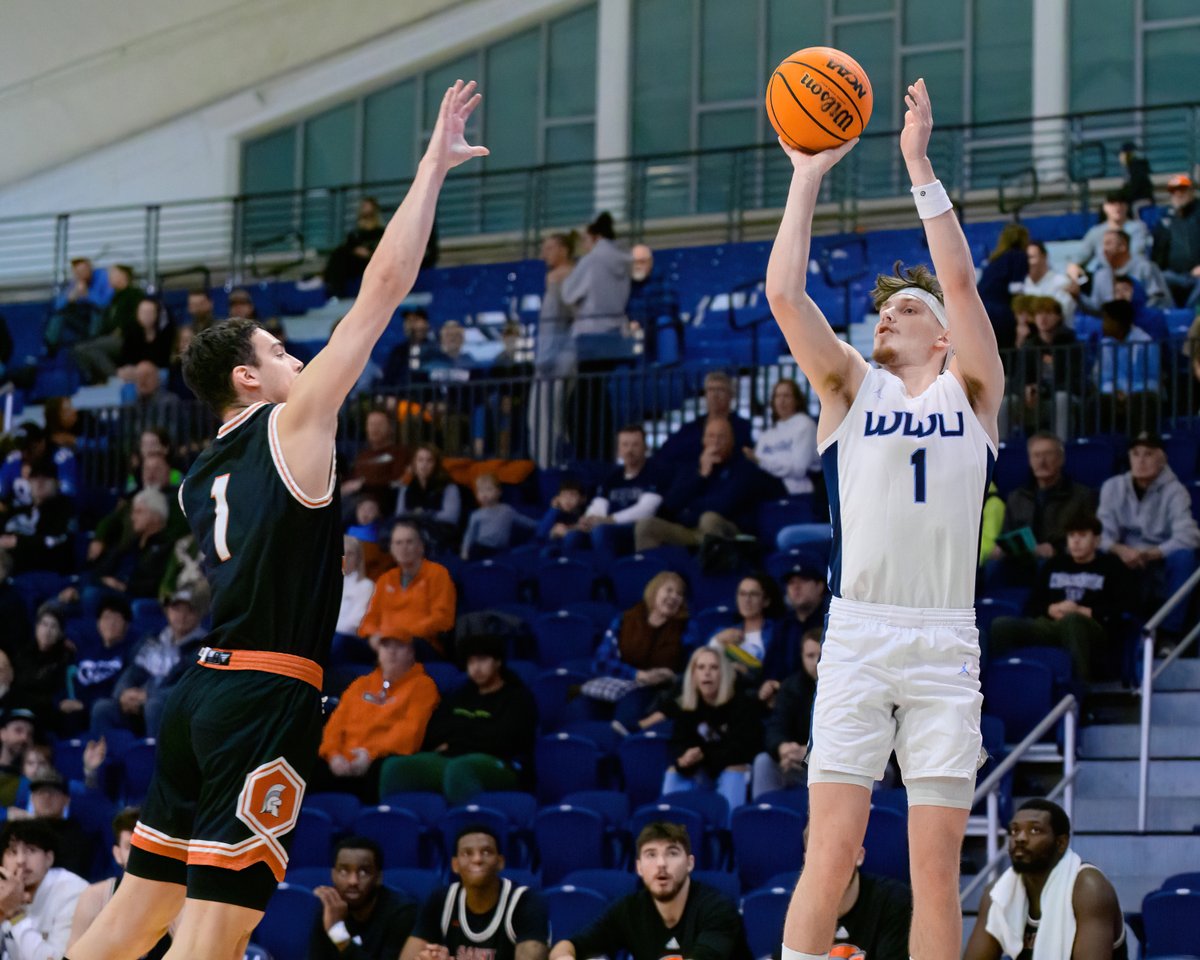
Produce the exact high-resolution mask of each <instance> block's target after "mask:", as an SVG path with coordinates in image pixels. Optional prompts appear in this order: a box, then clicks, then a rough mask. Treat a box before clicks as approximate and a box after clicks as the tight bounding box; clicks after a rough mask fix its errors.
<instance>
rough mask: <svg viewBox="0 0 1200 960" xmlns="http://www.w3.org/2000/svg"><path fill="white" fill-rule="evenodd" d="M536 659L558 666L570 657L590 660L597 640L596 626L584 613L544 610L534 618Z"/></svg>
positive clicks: (542, 663) (544, 663) (571, 659)
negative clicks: (544, 611) (545, 611)
mask: <svg viewBox="0 0 1200 960" xmlns="http://www.w3.org/2000/svg"><path fill="white" fill-rule="evenodd" d="M533 635H534V636H535V637H536V638H537V649H538V663H539V664H541V665H542V666H543V667H557V666H560V665H563V664H565V663H567V662H570V661H590V660H591V658H592V652H593V650H594V649H595V643H596V626H595V624H593V623H592V621H591V620H590V619H589V618H588V617H585V616H583V614H579V613H572V612H571V611H569V610H555V611H553V612H550V613H543V614H542V615H541V616H539V617H538V618H537V619H536V620H534V621H533Z"/></svg>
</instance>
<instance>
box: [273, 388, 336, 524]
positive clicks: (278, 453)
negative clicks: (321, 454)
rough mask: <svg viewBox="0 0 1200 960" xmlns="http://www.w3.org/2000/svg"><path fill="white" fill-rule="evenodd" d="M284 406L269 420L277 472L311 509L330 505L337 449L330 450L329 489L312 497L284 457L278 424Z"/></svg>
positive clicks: (285, 484)
mask: <svg viewBox="0 0 1200 960" xmlns="http://www.w3.org/2000/svg"><path fill="white" fill-rule="evenodd" d="M284 406H286V404H282V403H281V404H279V405H278V406H276V407H275V409H274V410H272V411H271V413H270V414H269V419H268V421H267V443H268V445H269V446H270V448H271V459H272V460H273V461H274V462H275V472H276V473H278V474H279V478H280V479H281V480H282V481H283V484H284V486H286V487H287V488H288V492H289V493H290V494H291V495H292V496H293V497H295V498H296V499H297V500H299V501H300V503H302V504H303V505H304V506H306V507H308V508H309V509H310V510H315V509H317V508H318V507H325V506H328V505H329V504H330V503H332V502H333V488H334V484H335V482H336V479H337V474H336V469H337V456H336V454H335V451H334V450H332V449H331V450H330V452H329V455H330V463H329V489H328V490H326V491H325V493H324V494H323V495H322V496H320V497H310V496H309V495H308V494H307V493H305V492H304V491H303V490H301V489H300V484H298V483H297V482H296V478H295V477H293V476H292V471H291V469H290V468H289V467H288V465H287V461H286V460H284V459H283V448H282V447H281V446H280V445H279V428H278V426H277V425H276V421H277V419H278V417H279V411H280V410H282V409H283V408H284Z"/></svg>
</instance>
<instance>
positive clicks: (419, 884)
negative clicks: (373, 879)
mask: <svg viewBox="0 0 1200 960" xmlns="http://www.w3.org/2000/svg"><path fill="white" fill-rule="evenodd" d="M384 863H385V864H386V863H387V861H386V860H385V861H384ZM383 883H384V885H385V886H388V887H391V888H392V889H393V890H400V891H402V892H403V893H407V894H408V895H409V896H410V897H412V898H413V899H414V900H416V901H417V903H424V902H425V901H426V900H428V899H429V898H430V897H431V896H432V895H433V893H434V891H435V890H437V889H438V888H439V887H440V886H442V873H441V871H440V870H425V869H422V868H420V867H388V866H385V867H384V870H383Z"/></svg>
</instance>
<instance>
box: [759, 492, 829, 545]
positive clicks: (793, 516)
mask: <svg viewBox="0 0 1200 960" xmlns="http://www.w3.org/2000/svg"><path fill="white" fill-rule="evenodd" d="M816 519H817V518H816V517H815V515H814V514H813V504H812V494H811V493H799V494H793V495H791V496H787V497H782V498H779V499H775V500H767V501H765V502H764V503H760V504H759V506H758V518H757V530H758V539H759V540H761V541H762V542H763V543H774V542H775V538H776V537H777V536H779V531H780V530H782V529H783V528H784V527H788V526H791V525H792V524H796V523H815V522H816ZM822 519H827V518H822Z"/></svg>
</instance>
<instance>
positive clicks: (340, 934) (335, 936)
mask: <svg viewBox="0 0 1200 960" xmlns="http://www.w3.org/2000/svg"><path fill="white" fill-rule="evenodd" d="M327 933H328V935H329V939H330V940H332V941H333V942H334V944H335V945H336V946H339V947H340V946H341V945H342V944H343V943H348V942H349V941H350V931H349V930H347V929H346V921H345V920H339V921H338V922H337V923H335V924H334V925H333V926H332V927H330V928H329V930H328V931H327Z"/></svg>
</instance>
